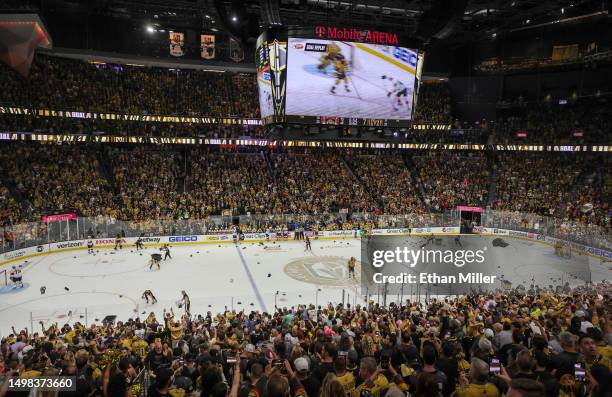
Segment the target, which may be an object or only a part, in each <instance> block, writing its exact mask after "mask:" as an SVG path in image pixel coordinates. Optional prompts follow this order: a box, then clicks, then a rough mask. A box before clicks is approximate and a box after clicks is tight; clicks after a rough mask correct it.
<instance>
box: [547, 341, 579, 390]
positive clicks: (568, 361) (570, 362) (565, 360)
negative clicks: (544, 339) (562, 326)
mask: <svg viewBox="0 0 612 397" xmlns="http://www.w3.org/2000/svg"><path fill="white" fill-rule="evenodd" d="M559 344H560V345H561V348H562V349H563V352H561V353H560V354H558V355H556V356H555V357H553V359H552V363H551V364H552V367H553V368H554V369H556V370H557V372H556V375H555V376H556V378H557V379H560V378H561V376H563V375H565V374H571V375H572V376H573V374H574V364H576V363H577V362H578V356H579V354H578V352H576V336H575V335H573V334H571V333H569V332H561V333H560V334H559Z"/></svg>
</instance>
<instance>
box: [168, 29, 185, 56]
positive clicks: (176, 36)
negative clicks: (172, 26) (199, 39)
mask: <svg viewBox="0 0 612 397" xmlns="http://www.w3.org/2000/svg"><path fill="white" fill-rule="evenodd" d="M169 34H170V55H172V56H175V57H182V56H183V55H185V35H184V34H183V33H181V32H170V33H169Z"/></svg>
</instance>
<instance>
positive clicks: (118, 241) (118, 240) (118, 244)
mask: <svg viewBox="0 0 612 397" xmlns="http://www.w3.org/2000/svg"><path fill="white" fill-rule="evenodd" d="M117 247H119V249H123V240H122V239H121V234H120V233H117V237H115V251H116V250H117Z"/></svg>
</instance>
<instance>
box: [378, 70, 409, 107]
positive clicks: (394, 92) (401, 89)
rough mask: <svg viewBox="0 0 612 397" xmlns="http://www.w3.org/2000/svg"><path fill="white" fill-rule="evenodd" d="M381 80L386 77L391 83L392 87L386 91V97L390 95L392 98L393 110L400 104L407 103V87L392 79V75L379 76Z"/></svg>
mask: <svg viewBox="0 0 612 397" xmlns="http://www.w3.org/2000/svg"><path fill="white" fill-rule="evenodd" d="M381 78H382V79H383V80H385V79H387V80H389V82H391V84H393V88H392V89H391V91H389V92H387V96H388V97H390V98H391V97H392V100H393V110H395V111H397V110H398V109H399V107H400V106H402V105H407V104H408V87H406V86H405V85H404V83H402V82H401V81H399V80H395V79H393V77H387V76H385V75H383V76H381Z"/></svg>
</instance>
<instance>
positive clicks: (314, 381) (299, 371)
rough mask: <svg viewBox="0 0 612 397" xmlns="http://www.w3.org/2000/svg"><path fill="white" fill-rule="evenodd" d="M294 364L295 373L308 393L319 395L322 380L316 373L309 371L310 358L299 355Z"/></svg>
mask: <svg viewBox="0 0 612 397" xmlns="http://www.w3.org/2000/svg"><path fill="white" fill-rule="evenodd" d="M293 366H294V367H295V372H296V373H295V375H296V376H297V378H298V379H299V380H300V382H301V383H302V385H303V386H304V389H305V390H306V393H307V394H308V395H309V396H318V395H319V390H320V389H321V382H319V379H318V378H317V377H316V376H314V374H310V373H309V368H310V364H309V363H308V360H307V359H306V358H305V357H298V358H296V359H295V361H294V362H293Z"/></svg>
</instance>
